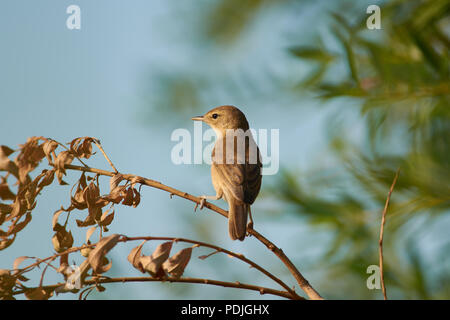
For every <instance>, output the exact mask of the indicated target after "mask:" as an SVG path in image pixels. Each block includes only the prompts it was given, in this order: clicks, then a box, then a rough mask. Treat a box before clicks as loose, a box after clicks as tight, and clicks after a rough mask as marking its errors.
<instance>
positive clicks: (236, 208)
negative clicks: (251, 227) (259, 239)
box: [228, 203, 250, 241]
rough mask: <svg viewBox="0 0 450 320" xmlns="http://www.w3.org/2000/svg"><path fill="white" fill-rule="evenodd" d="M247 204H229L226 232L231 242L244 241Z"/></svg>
mask: <svg viewBox="0 0 450 320" xmlns="http://www.w3.org/2000/svg"><path fill="white" fill-rule="evenodd" d="M249 208H250V205H249V204H246V203H244V204H235V203H230V207H229V210H228V232H229V233H230V238H231V240H236V239H239V240H241V241H243V240H244V238H245V234H246V232H247V217H248V209H249Z"/></svg>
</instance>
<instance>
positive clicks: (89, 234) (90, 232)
mask: <svg viewBox="0 0 450 320" xmlns="http://www.w3.org/2000/svg"><path fill="white" fill-rule="evenodd" d="M96 229H97V227H90V228H89V229H88V231H86V243H88V241H89V238H90V237H91V236H92V234H93V233H94V231H95V230H96Z"/></svg>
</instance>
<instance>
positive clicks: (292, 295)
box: [20, 236, 302, 300]
mask: <svg viewBox="0 0 450 320" xmlns="http://www.w3.org/2000/svg"><path fill="white" fill-rule="evenodd" d="M141 240H147V241H156V240H162V241H175V242H186V243H192V244H196V245H199V246H202V247H206V248H211V249H214V250H216V252H222V253H225V254H228V255H230V256H232V257H235V258H237V259H239V260H241V261H243V262H245V263H247V264H249V265H250V266H251V267H253V268H255V269H257V270H258V271H260V272H261V273H263V274H264V275H266V276H267V277H269V278H270V279H272V280H273V281H275V282H276V283H278V284H279V285H280V286H282V287H283V288H284V289H286V291H287V292H288V293H289V294H290V299H295V300H298V299H302V297H300V296H299V295H298V294H297V293H296V292H295V291H294V290H293V289H291V288H290V287H289V286H288V285H287V284H285V283H284V282H283V281H282V280H280V279H279V278H277V277H276V276H274V275H273V274H271V273H270V272H269V271H267V270H266V269H264V268H263V267H261V266H260V265H258V264H257V263H255V262H253V261H252V260H250V259H247V258H246V257H245V256H244V255H242V254H237V253H235V252H232V251H229V250H227V249H224V248H222V247H218V246H215V245H212V244H209V243H205V242H201V241H196V240H191V239H184V238H175V237H149V236H147V237H127V236H122V237H121V238H120V239H119V240H118V242H128V241H141ZM95 245H96V244H90V245H83V246H81V247H72V248H70V249H68V250H66V251H64V252H61V253H58V254H55V255H53V256H51V257H48V258H45V259H39V261H37V262H35V263H33V264H31V265H29V266H27V267H25V268H23V269H21V270H20V273H21V274H23V273H24V272H25V271H30V270H31V269H33V268H34V267H36V266H38V265H39V264H40V263H44V262H45V263H47V264H48V262H47V260H51V261H53V260H55V259H56V258H57V257H58V256H60V255H64V254H69V253H73V252H75V251H79V250H81V249H84V248H88V247H94V246H95ZM86 271H87V270H86Z"/></svg>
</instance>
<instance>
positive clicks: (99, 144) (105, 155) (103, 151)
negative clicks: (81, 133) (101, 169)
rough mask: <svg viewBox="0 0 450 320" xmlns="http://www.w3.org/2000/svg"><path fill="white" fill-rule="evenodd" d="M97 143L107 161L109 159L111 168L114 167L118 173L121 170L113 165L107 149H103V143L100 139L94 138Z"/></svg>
mask: <svg viewBox="0 0 450 320" xmlns="http://www.w3.org/2000/svg"><path fill="white" fill-rule="evenodd" d="M94 143H95V145H96V146H97V147H98V148H99V149H100V151H101V152H102V153H103V156H104V157H105V159H106V161H108V163H109V165H110V166H111V168H113V170H114V172H115V173H116V174H117V173H119V171H117V169H116V167H115V166H114V165H113V163H112V161H111V159H109V157H108V155H107V154H106V152H105V150H103V147H102V144H101V143H100V140H97V139H94Z"/></svg>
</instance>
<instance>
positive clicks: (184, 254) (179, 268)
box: [162, 247, 192, 278]
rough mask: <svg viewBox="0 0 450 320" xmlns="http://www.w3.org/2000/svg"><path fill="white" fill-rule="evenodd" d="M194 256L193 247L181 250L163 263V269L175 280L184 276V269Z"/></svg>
mask: <svg viewBox="0 0 450 320" xmlns="http://www.w3.org/2000/svg"><path fill="white" fill-rule="evenodd" d="M191 254H192V247H189V248H185V249H183V250H180V251H179V252H178V253H177V254H175V255H174V256H172V257H170V258H169V259H168V260H167V261H166V262H164V263H163V266H162V267H163V269H164V271H166V272H167V273H169V274H170V275H171V276H172V277H174V278H179V277H181V276H182V275H183V272H184V269H185V268H186V266H187V265H188V263H189V260H190V259H191Z"/></svg>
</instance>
